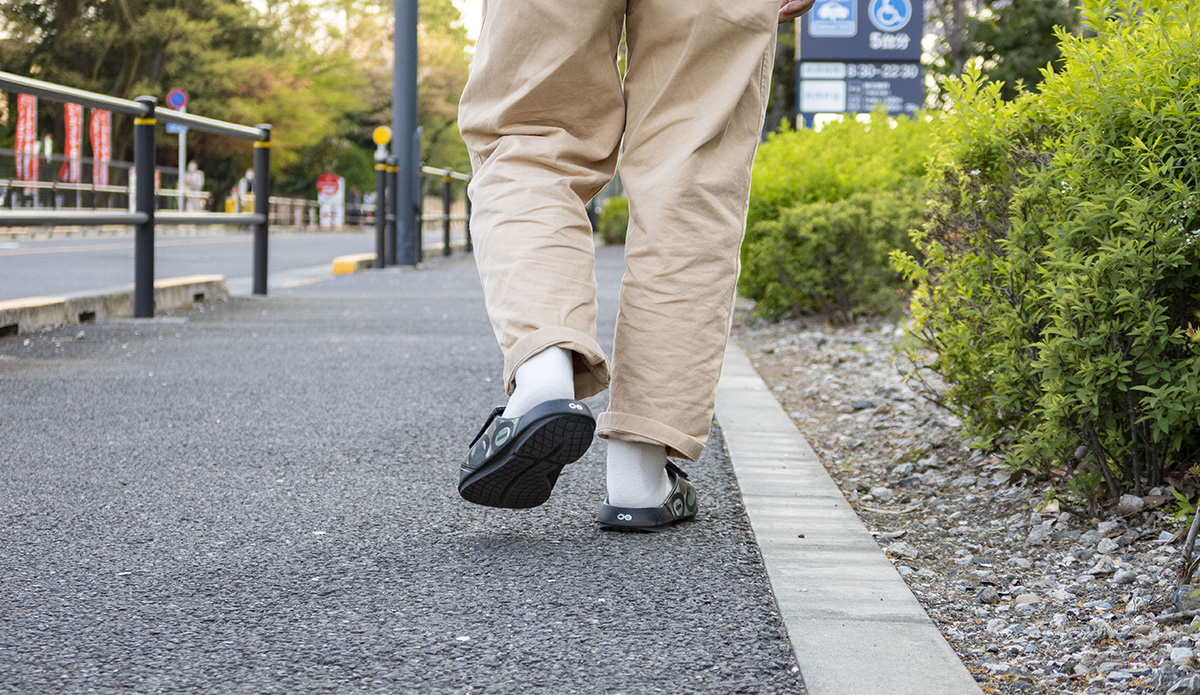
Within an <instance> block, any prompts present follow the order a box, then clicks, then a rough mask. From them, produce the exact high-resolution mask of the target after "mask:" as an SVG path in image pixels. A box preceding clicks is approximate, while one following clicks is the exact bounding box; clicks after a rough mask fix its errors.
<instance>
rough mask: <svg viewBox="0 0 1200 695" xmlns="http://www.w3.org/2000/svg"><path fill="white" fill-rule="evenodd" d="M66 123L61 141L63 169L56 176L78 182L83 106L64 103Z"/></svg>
mask: <svg viewBox="0 0 1200 695" xmlns="http://www.w3.org/2000/svg"><path fill="white" fill-rule="evenodd" d="M63 115H64V116H65V120H64V123H65V125H66V136H67V137H66V141H65V142H64V143H63V157H65V158H66V160H67V161H66V162H64V164H63V171H61V172H59V175H58V178H60V179H62V180H63V181H67V182H69V183H79V179H80V175H81V174H82V170H83V107H82V106H80V105H79V104H65V105H64V107H63Z"/></svg>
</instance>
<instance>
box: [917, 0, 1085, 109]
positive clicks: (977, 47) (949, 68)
mask: <svg viewBox="0 0 1200 695" xmlns="http://www.w3.org/2000/svg"><path fill="white" fill-rule="evenodd" d="M925 8H926V26H927V28H928V30H929V32H930V34H931V35H932V36H934V37H935V39H936V40H935V42H934V47H933V59H932V63H931V65H930V69H931V72H932V73H933V74H934V75H935V76H936V79H937V83H938V84H939V90H938V93H937V97H936V98H937V99H939V100H945V99H946V98H947V96H946V93H945V91H944V90H943V89H941V86H940V85H943V84H944V82H945V78H947V77H951V76H954V77H958V76H961V75H962V74H963V71H964V70H965V69H966V68H967V67H968V66H973V67H976V68H977V69H978V70H979V71H980V72H981V74H982V75H983V76H984V77H987V78H988V79H990V80H992V81H996V82H1002V83H1004V84H1003V86H1002V88H1001V96H1002V97H1003V98H1004V99H1006V100H1012V99H1014V98H1016V95H1017V93H1018V92H1019V91H1020V88H1021V87H1022V86H1024V87H1025V88H1026V89H1030V90H1035V89H1036V88H1037V86H1038V85H1039V84H1041V82H1042V79H1043V75H1042V69H1043V68H1045V67H1047V66H1050V68H1051V69H1052V70H1053V71H1058V70H1060V69H1061V67H1062V57H1061V53H1060V51H1059V47H1058V39H1057V37H1056V36H1055V27H1062V28H1064V29H1065V30H1066V31H1068V32H1069V33H1077V32H1078V31H1079V29H1080V23H1079V3H1078V0H1019V1H1018V0H928V1H927V2H926V5H925Z"/></svg>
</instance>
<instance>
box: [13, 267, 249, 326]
mask: <svg viewBox="0 0 1200 695" xmlns="http://www.w3.org/2000/svg"><path fill="white" fill-rule="evenodd" d="M228 296H229V289H228V288H227V287H226V285H225V278H224V276H221V275H186V276H183V277H177V278H163V279H161V280H155V281H154V306H155V309H156V311H157V312H159V313H162V312H167V311H173V310H175V309H179V308H182V307H187V306H191V305H192V304H195V303H197V302H205V301H212V300H214V299H225V298H227V297H228ZM131 316H133V288H132V287H119V288H116V289H112V290H106V291H100V292H84V293H79V294H67V295H62V296H56V297H25V298H22V299H9V300H5V301H0V337H5V336H12V335H17V334H20V333H32V332H34V331H39V330H41V329H43V328H51V327H53V326H64V325H71V324H79V323H92V322H95V321H103V320H104V319H111V318H129V317H131Z"/></svg>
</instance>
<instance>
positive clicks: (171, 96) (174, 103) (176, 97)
mask: <svg viewBox="0 0 1200 695" xmlns="http://www.w3.org/2000/svg"><path fill="white" fill-rule="evenodd" d="M187 102H188V95H187V92H185V91H183V90H182V89H172V90H171V91H169V92H167V106H170V107H171V108H173V109H175V110H176V111H178V110H179V109H182V108H183V107H185V106H187Z"/></svg>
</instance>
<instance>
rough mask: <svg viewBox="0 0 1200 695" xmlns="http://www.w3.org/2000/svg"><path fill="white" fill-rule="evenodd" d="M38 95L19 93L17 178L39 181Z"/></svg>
mask: <svg viewBox="0 0 1200 695" xmlns="http://www.w3.org/2000/svg"><path fill="white" fill-rule="evenodd" d="M37 148H38V137H37V97H35V96H33V95H32V94H18V95H17V139H16V143H15V146H14V147H13V149H15V150H16V151H17V180H18V181H37V180H38V175H39V174H40V173H41V169H40V167H39V166H38V158H37Z"/></svg>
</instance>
